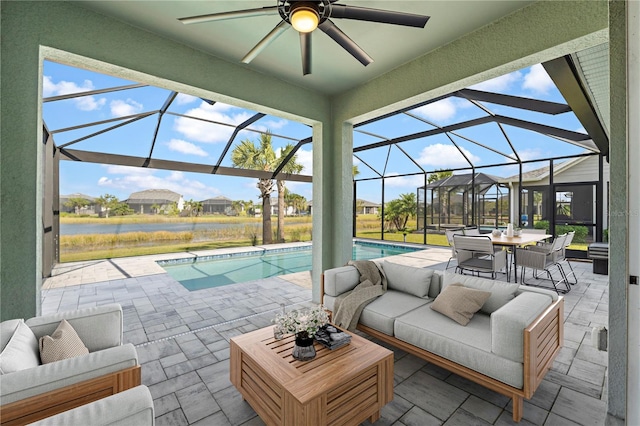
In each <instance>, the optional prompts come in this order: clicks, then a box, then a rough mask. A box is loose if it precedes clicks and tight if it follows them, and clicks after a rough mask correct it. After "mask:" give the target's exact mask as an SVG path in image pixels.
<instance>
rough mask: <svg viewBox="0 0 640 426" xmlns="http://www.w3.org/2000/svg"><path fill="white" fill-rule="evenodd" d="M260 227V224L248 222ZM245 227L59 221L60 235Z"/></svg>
mask: <svg viewBox="0 0 640 426" xmlns="http://www.w3.org/2000/svg"><path fill="white" fill-rule="evenodd" d="M248 225H249V226H256V227H261V226H262V225H261V224H257V223H256V224H248ZM234 227H235V228H241V229H243V228H244V227H245V225H244V224H242V223H126V224H120V225H116V224H113V225H112V224H108V223H107V224H93V223H78V224H76V223H73V224H69V223H61V224H60V235H79V234H124V233H125V232H155V231H169V232H182V231H206V230H208V229H225V228H234Z"/></svg>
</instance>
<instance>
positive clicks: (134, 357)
mask: <svg viewBox="0 0 640 426" xmlns="http://www.w3.org/2000/svg"><path fill="white" fill-rule="evenodd" d="M137 365H138V354H137V352H136V349H135V348H134V346H133V345H132V344H131V343H128V344H126V345H122V346H116V347H114V348H109V349H105V350H102V351H98V352H92V353H89V354H87V355H82V356H78V357H74V358H68V359H64V360H62V361H57V362H52V363H49V364H43V365H40V366H38V367H34V368H29V369H26V370H20V371H16V372H14V373H9V374H4V375H2V380H1V381H0V405H5V404H8V403H10V402H15V401H20V400H22V399H25V398H29V397H31V396H35V395H40V394H42V393H45V392H49V391H52V390H55V389H60V388H62V387H65V386H68V385H71V384H75V383H80V382H82V381H85V380H89V379H92V378H96V377H100V376H104V375H105V374H109V373H114V372H117V371H120V370H124V369H126V368H130V367H135V366H137Z"/></svg>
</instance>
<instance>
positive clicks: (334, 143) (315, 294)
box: [311, 122, 353, 302]
mask: <svg viewBox="0 0 640 426" xmlns="http://www.w3.org/2000/svg"><path fill="white" fill-rule="evenodd" d="M327 127H328V128H323V127H322V125H321V124H317V125H315V126H314V128H313V140H314V145H313V230H314V233H313V268H312V271H311V277H312V281H313V291H312V298H313V301H314V302H319V301H320V291H321V288H320V277H321V276H322V273H323V272H324V271H325V270H326V269H330V268H334V267H337V266H343V265H344V264H345V263H346V262H347V261H348V260H350V259H351V256H352V252H353V238H352V234H353V211H352V209H353V160H352V151H353V126H352V125H351V124H349V123H335V122H330V123H328V126H327ZM316 141H318V142H316Z"/></svg>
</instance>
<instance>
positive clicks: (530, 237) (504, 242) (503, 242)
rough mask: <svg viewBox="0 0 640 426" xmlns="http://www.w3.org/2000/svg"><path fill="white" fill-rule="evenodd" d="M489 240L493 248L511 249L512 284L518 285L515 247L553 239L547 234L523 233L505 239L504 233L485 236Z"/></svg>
mask: <svg viewBox="0 0 640 426" xmlns="http://www.w3.org/2000/svg"><path fill="white" fill-rule="evenodd" d="M486 235H487V236H488V237H489V238H491V242H492V243H493V245H494V246H503V247H509V248H511V253H513V272H514V277H515V278H514V282H515V283H518V260H517V258H516V247H522V246H526V245H528V244H535V243H537V242H538V241H543V240H546V239H547V238H551V237H553V235H549V234H534V233H527V232H523V233H522V234H520V236H518V237H516V236H513V237H507V236H506V235H505V234H504V233H502V234H500V235H499V236H494V235H493V234H486Z"/></svg>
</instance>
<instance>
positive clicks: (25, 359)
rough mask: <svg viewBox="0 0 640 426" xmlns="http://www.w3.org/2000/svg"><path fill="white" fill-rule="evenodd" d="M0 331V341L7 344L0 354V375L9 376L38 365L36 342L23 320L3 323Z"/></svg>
mask: <svg viewBox="0 0 640 426" xmlns="http://www.w3.org/2000/svg"><path fill="white" fill-rule="evenodd" d="M0 331H1V332H2V341H6V342H7V343H6V346H5V347H4V348H3V349H2V352H1V353H0V374H3V375H4V374H9V373H13V372H16V371H20V370H26V369H29V368H33V367H37V366H38V365H40V357H39V356H38V341H37V340H36V336H34V334H33V332H32V331H31V329H30V328H29V327H27V325H26V324H25V323H24V321H23V320H21V319H20V320H10V321H5V322H3V323H2V326H1V327H0ZM7 337H8V338H7ZM3 380H4V379H3Z"/></svg>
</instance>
